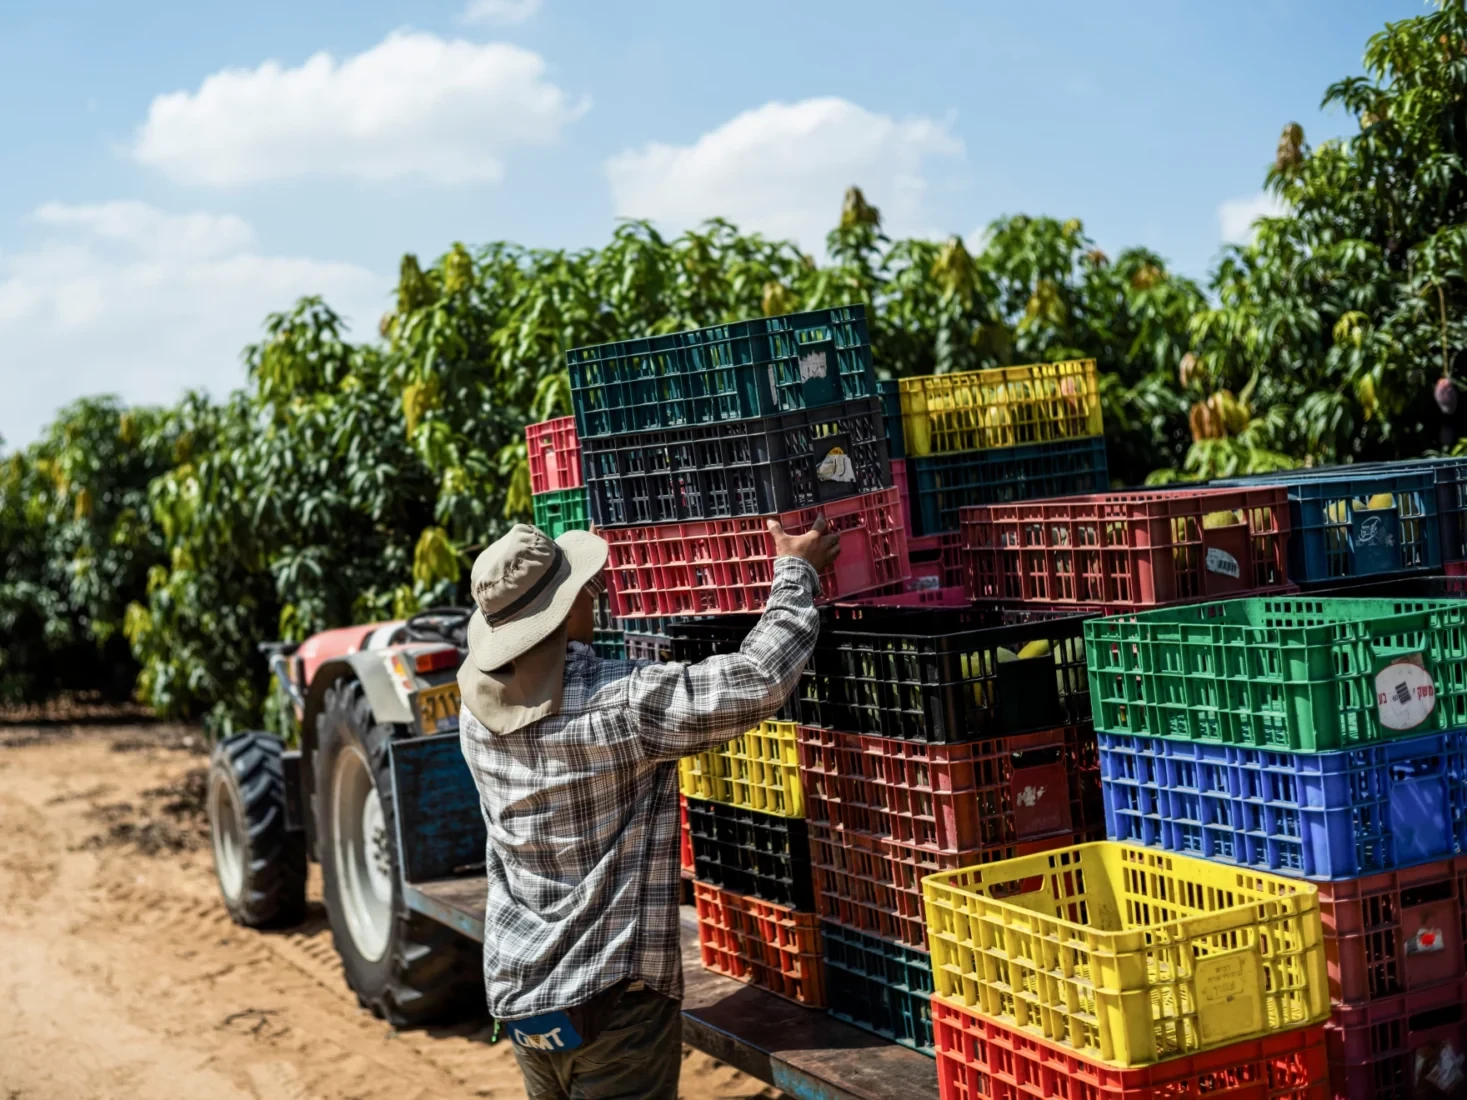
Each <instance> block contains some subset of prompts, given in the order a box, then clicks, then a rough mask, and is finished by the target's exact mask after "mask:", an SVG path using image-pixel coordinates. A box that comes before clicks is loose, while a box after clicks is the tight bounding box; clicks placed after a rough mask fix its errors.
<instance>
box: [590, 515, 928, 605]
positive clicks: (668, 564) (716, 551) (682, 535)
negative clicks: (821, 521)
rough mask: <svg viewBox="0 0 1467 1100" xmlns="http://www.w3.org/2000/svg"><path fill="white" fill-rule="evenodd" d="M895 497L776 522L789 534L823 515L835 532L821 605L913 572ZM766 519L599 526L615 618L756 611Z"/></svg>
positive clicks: (764, 581)
mask: <svg viewBox="0 0 1467 1100" xmlns="http://www.w3.org/2000/svg"><path fill="white" fill-rule="evenodd" d="M898 507H899V505H898V500H897V492H896V490H895V489H883V490H881V492H879V493H866V494H864V495H862V496H855V497H846V498H845V499H843V500H834V501H829V502H827V503H825V504H822V505H820V506H819V507H818V508H803V509H801V510H799V511H797V512H785V513H783V514H782V515H780V516H779V517H778V519H779V521H780V523H781V524H782V525H783V526H784V529H785V530H786V531H788V532H789V533H790V534H800V533H801V532H803V531H808V530H809V529H810V525H811V524H813V523H814V522H815V517H816V516H817V515H819V514H820V513H821V512H824V513H825V518H826V520H827V521H828V522H829V524H830V527H831V529H832V530H834V531H839V532H840V535H841V544H840V556H839V557H837V558H836V560H835V564H834V565H833V566H831V568H830V569H828V570H826V571H825V572H824V573H822V574H821V575H820V590H821V594H820V602H822V603H832V602H835V601H836V600H842V599H845V598H847V597H849V596H852V595H856V594H858V593H861V592H869V591H871V590H872V589H874V588H882V587H884V586H886V585H891V584H897V583H900V582H901V581H904V580H906V578H907V577H908V576H910V575H911V567H910V565H909V563H908V561H907V535H906V532H905V531H904V530H903V529H902V525H901V516H900V514H899V513H898V511H897V509H898ZM768 518H769V517H767V516H741V517H738V518H735V519H713V520H698V521H695V522H689V523H667V524H659V525H656V526H651V527H614V528H604V529H598V531H597V534H599V535H600V536H601V537H602V538H604V539H605V540H606V541H607V543H608V545H609V546H610V548H611V549H610V557H609V559H608V561H607V565H606V576H607V581H608V587H609V590H610V595H611V613H612V614H613V615H615V616H616V617H617V618H619V619H640V618H648V617H658V616H666V615H720V614H730V613H733V612H740V611H760V610H762V609H763V608H764V604H765V601H767V600H768V598H769V586H770V585H771V584H772V583H773V580H774V541H773V540H772V539H771V538H770V537H769V530H768V528H767V526H766V523H767V520H768Z"/></svg>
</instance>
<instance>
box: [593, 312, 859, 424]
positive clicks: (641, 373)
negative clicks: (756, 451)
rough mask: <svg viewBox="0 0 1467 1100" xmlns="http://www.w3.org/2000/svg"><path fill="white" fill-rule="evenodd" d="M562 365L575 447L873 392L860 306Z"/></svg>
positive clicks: (637, 345)
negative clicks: (573, 420) (590, 441)
mask: <svg viewBox="0 0 1467 1100" xmlns="http://www.w3.org/2000/svg"><path fill="white" fill-rule="evenodd" d="M566 369H567V371H568V372H569V374H570V384H571V405H572V407H573V409H574V411H575V414H576V434H577V436H578V437H579V439H580V440H581V441H582V443H583V444H584V442H585V440H587V439H592V438H597V437H600V436H607V435H621V434H624V433H628V432H639V431H644V430H647V429H650V428H675V427H681V426H683V425H686V424H714V423H717V422H719V421H722V420H747V419H750V418H753V417H759V416H770V415H772V414H774V413H782V412H794V411H796V410H799V409H806V408H817V407H820V406H823V405H833V404H836V403H838V402H841V401H850V400H855V399H857V398H862V397H875V396H876V374H875V372H874V371H873V370H872V368H871V341H870V338H869V336H868V335H867V332H866V307H865V306H859V305H856V306H840V307H837V308H835V309H818V310H812V311H810V312H808V313H790V314H786V315H784V316H782V317H758V318H754V319H752V320H748V321H738V322H735V323H733V324H728V325H714V326H712V327H711V328H700V329H693V330H691V331H689V332H675V333H671V334H670V335H667V336H648V337H644V338H642V339H639V340H619V341H617V342H615V343H611V344H598V345H596V346H594V347H586V348H574V349H572V350H571V351H569V352H567V353H566Z"/></svg>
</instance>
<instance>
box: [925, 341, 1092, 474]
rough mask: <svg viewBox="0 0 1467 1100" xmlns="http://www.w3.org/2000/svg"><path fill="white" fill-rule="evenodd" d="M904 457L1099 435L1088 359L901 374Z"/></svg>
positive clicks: (1090, 360) (1090, 366)
mask: <svg viewBox="0 0 1467 1100" xmlns="http://www.w3.org/2000/svg"><path fill="white" fill-rule="evenodd" d="M900 392H901V402H902V434H903V436H904V437H905V442H906V448H907V456H908V457H909V458H910V457H914V456H920V455H940V454H951V453H953V452H955V451H977V450H981V449H984V448H988V447H1019V446H1023V445H1025V444H1029V443H1052V442H1055V441H1057V440H1062V439H1082V438H1084V437H1086V436H1092V435H1101V434H1103V433H1102V429H1101V424H1100V384H1099V380H1098V378H1097V376H1096V373H1095V360H1094V359H1071V360H1068V361H1066V362H1063V363H1035V364H1033V365H1031V366H1026V367H999V368H996V369H994V370H975V371H965V372H963V373H961V374H927V375H922V376H920V377H918V378H903V379H901V381H900Z"/></svg>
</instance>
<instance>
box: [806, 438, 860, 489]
mask: <svg viewBox="0 0 1467 1100" xmlns="http://www.w3.org/2000/svg"><path fill="white" fill-rule="evenodd" d="M815 476H816V477H818V478H819V479H820V480H821V481H842V482H850V483H854V482H855V480H856V465H855V463H853V462H852V461H851V456H850V455H848V454H846V453H845V451H843V450H841V449H840V448H839V447H832V448H830V450H829V452H827V453H826V455H825V457H824V458H822V459H821V460H820V465H819V466H816V467H815Z"/></svg>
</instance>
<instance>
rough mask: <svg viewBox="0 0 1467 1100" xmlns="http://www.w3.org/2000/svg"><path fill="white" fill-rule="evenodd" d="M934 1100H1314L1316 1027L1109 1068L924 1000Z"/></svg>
mask: <svg viewBox="0 0 1467 1100" xmlns="http://www.w3.org/2000/svg"><path fill="white" fill-rule="evenodd" d="M932 1037H933V1045H934V1047H935V1048H936V1052H937V1089H938V1095H939V1096H940V1097H941V1098H942V1100H1039V1098H1043V1100H1192V1098H1201V1097H1207V1098H1208V1100H1212V1098H1214V1097H1224V1098H1226V1100H1324V1098H1325V1097H1326V1096H1328V1095H1329V1082H1328V1062H1327V1060H1326V1057H1325V1039H1324V1028H1323V1027H1322V1026H1319V1027H1306V1028H1297V1029H1295V1030H1293V1031H1284V1032H1280V1033H1278V1034H1276V1035H1270V1036H1267V1037H1266V1038H1263V1039H1254V1040H1250V1041H1247V1042H1242V1043H1234V1044H1232V1045H1230V1046H1225V1047H1219V1048H1218V1049H1217V1050H1209V1051H1204V1052H1203V1053H1201V1054H1193V1055H1189V1056H1187V1057H1183V1058H1172V1059H1169V1060H1167V1061H1165V1062H1158V1063H1156V1064H1155V1065H1151V1066H1138V1067H1135V1068H1132V1069H1118V1068H1116V1067H1115V1066H1109V1065H1106V1064H1105V1063H1104V1062H1099V1061H1093V1060H1091V1059H1088V1058H1080V1057H1078V1056H1076V1055H1075V1054H1074V1053H1072V1052H1071V1051H1069V1050H1067V1049H1066V1048H1064V1047H1062V1046H1058V1045H1056V1044H1054V1043H1050V1042H1047V1041H1045V1040H1044V1039H1041V1038H1039V1037H1038V1036H1037V1035H1034V1034H1032V1033H1030V1032H1027V1031H1019V1030H1016V1029H1014V1028H1011V1027H1007V1026H1005V1025H1004V1024H1003V1023H1000V1022H999V1021H998V1020H995V1019H992V1018H991V1017H987V1016H980V1015H978V1014H977V1013H975V1012H972V1011H970V1010H969V1009H966V1008H962V1007H961V1006H959V1005H955V1004H950V1003H948V1002H947V1001H943V1000H940V999H939V998H937V997H933V998H932Z"/></svg>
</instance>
